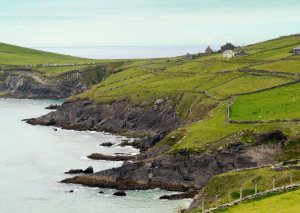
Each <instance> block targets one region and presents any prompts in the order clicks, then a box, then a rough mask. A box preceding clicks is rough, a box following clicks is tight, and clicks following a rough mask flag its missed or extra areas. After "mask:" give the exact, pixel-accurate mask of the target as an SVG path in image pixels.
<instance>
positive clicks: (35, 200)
mask: <svg viewBox="0 0 300 213" xmlns="http://www.w3.org/2000/svg"><path fill="white" fill-rule="evenodd" d="M55 103H61V101H53V100H17V99H0V212H1V213H2V212H3V213H16V212H17V213H22V212H25V213H27V212H28V213H35V212H36V213H44V212H45V213H50V212H51V213H52V212H53V213H64V212H70V213H71V212H72V213H75V212H83V213H90V212H91V213H94V212H95V213H96V212H99V213H102V212H109V213H117V212H118V213H120V212H124V213H128V212H144V213H146V212H155V213H159V212H164V213H165V212H178V210H179V209H180V208H181V207H186V206H187V205H188V204H189V202H190V201H191V200H180V201H166V200H159V199H158V198H159V197H160V196H162V195H164V194H170V192H166V191H163V190H158V189H157V190H145V191H134V190H132V191H127V192H126V193H127V196H126V197H115V196H113V195H112V194H113V192H114V191H115V190H113V189H99V188H89V187H83V186H79V185H67V184H61V183H59V181H60V180H62V179H64V178H67V177H71V175H66V174H64V172H65V171H68V170H69V169H85V168H87V167H88V166H93V168H94V170H95V171H100V170H104V169H109V168H113V167H118V166H120V165H121V164H122V162H109V161H93V160H90V159H87V158H86V156H87V155H89V154H91V153H95V152H97V153H103V154H114V153H126V154H136V153H138V150H136V149H134V148H132V147H120V146H117V144H118V143H120V142H121V140H122V139H125V138H124V137H120V136H116V135H111V134H108V133H98V132H90V131H84V132H79V131H72V130H62V129H58V130H57V131H54V128H53V127H45V126H32V125H29V124H26V123H25V122H23V121H21V120H22V119H24V118H32V117H37V116H40V115H43V114H46V113H48V112H49V110H46V109H44V108H45V107H46V106H48V105H50V104H55ZM108 141H110V142H112V143H114V145H113V146H112V147H101V146H99V144H100V143H102V142H108ZM70 190H74V192H73V193H70V192H69V191H70ZM100 190H102V191H104V193H103V194H100V193H99V191H100Z"/></svg>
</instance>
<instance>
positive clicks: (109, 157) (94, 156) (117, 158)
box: [87, 153, 134, 161]
mask: <svg viewBox="0 0 300 213" xmlns="http://www.w3.org/2000/svg"><path fill="white" fill-rule="evenodd" d="M87 157H88V158H90V159H93V160H108V161H127V160H132V159H134V156H126V155H116V156H113V155H103V154H99V153H94V154H91V155H89V156H87Z"/></svg>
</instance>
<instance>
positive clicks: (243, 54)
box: [235, 50, 247, 56]
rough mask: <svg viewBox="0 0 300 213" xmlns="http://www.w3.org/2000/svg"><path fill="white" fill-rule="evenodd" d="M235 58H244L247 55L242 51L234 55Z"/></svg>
mask: <svg viewBox="0 0 300 213" xmlns="http://www.w3.org/2000/svg"><path fill="white" fill-rule="evenodd" d="M235 55H236V56H245V55H247V53H246V52H245V51H244V50H241V52H239V53H237V54H235Z"/></svg>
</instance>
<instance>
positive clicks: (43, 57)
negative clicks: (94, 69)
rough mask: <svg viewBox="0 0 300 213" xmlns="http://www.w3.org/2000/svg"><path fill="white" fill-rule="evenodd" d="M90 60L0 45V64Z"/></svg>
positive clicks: (67, 62) (81, 61) (83, 61)
mask: <svg viewBox="0 0 300 213" xmlns="http://www.w3.org/2000/svg"><path fill="white" fill-rule="evenodd" d="M88 61H91V60H87V59H83V58H79V57H74V56H68V55H62V54H57V53H50V52H45V51H40V50H34V49H30V48H25V47H19V46H15V45H9V44H4V43H0V64H9V65H29V64H49V63H60V64H69V63H86V62H88Z"/></svg>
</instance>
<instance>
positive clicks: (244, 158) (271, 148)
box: [62, 143, 281, 191]
mask: <svg viewBox="0 0 300 213" xmlns="http://www.w3.org/2000/svg"><path fill="white" fill-rule="evenodd" d="M280 150H281V144H280V143H270V144H265V145H256V146H250V145H246V144H242V143H237V144H233V145H231V146H230V147H227V148H225V149H223V150H219V151H217V152H215V153H203V154H199V155H195V154H194V155H181V154H177V155H169V154H162V155H159V156H157V157H155V158H147V159H143V160H139V159H136V160H134V161H127V162H125V163H124V164H123V166H122V167H120V168H114V169H109V170H106V171H101V172H98V173H95V174H93V175H83V176H77V177H73V178H68V179H65V180H63V181H62V182H63V183H75V184H82V185H86V186H93V187H95V186H97V187H108V188H118V189H152V188H162V189H166V190H180V191H186V190H188V189H200V188H202V187H204V186H205V185H206V184H207V183H208V182H209V180H210V179H211V178H212V177H213V176H214V175H217V174H220V173H223V172H226V171H230V170H233V169H242V168H249V167H256V166H261V165H264V164H268V163H272V162H273V161H274V157H275V156H276V154H278V152H280ZM254 153H255V154H254ZM257 155H259V156H260V157H257Z"/></svg>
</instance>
